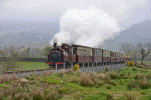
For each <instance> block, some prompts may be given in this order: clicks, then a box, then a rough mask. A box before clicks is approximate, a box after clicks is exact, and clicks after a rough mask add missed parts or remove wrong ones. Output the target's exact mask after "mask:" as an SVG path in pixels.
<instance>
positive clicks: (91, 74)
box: [89, 72, 98, 80]
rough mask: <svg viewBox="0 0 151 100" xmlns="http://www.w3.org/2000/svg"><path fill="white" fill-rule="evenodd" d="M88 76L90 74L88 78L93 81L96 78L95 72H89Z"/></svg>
mask: <svg viewBox="0 0 151 100" xmlns="http://www.w3.org/2000/svg"><path fill="white" fill-rule="evenodd" d="M89 74H90V77H91V79H92V80H94V79H95V78H97V77H98V75H97V73H96V72H90V73H89Z"/></svg>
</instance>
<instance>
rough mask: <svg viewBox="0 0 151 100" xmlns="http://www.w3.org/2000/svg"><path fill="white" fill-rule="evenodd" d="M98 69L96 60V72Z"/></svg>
mask: <svg viewBox="0 0 151 100" xmlns="http://www.w3.org/2000/svg"><path fill="white" fill-rule="evenodd" d="M97 71H98V68H97V62H96V72H97Z"/></svg>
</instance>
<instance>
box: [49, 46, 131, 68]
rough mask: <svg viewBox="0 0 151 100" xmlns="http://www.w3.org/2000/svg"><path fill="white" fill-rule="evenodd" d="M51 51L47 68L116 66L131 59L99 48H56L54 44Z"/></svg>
mask: <svg viewBox="0 0 151 100" xmlns="http://www.w3.org/2000/svg"><path fill="white" fill-rule="evenodd" d="M53 47H54V48H53V49H52V50H51V51H50V52H49V53H48V61H47V64H48V65H49V66H55V65H56V64H57V65H58V66H60V67H62V66H63V64H65V66H66V67H70V66H71V65H74V64H79V65H80V66H82V65H83V64H84V65H85V66H89V65H92V64H93V65H102V64H116V63H123V62H125V61H126V60H130V59H131V57H130V56H128V55H124V54H122V53H120V52H113V51H109V50H104V49H100V48H92V47H88V46H82V45H76V44H71V45H69V44H66V43H62V44H61V46H57V43H54V45H53Z"/></svg>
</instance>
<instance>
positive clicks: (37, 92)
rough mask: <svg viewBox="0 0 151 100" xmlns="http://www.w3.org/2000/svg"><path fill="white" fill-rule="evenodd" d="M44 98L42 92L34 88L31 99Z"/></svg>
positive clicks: (39, 99)
mask: <svg viewBox="0 0 151 100" xmlns="http://www.w3.org/2000/svg"><path fill="white" fill-rule="evenodd" d="M43 99H44V93H43V92H41V91H40V90H35V91H34V92H33V100H43Z"/></svg>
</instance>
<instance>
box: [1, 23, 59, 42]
mask: <svg viewBox="0 0 151 100" xmlns="http://www.w3.org/2000/svg"><path fill="white" fill-rule="evenodd" d="M59 30H60V27H59V22H38V23H36V22H26V23H2V24H0V32H1V33H3V34H1V33H0V45H25V44H29V43H46V42H49V41H50V39H51V38H52V37H53V35H54V34H55V33H58V32H59Z"/></svg>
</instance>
